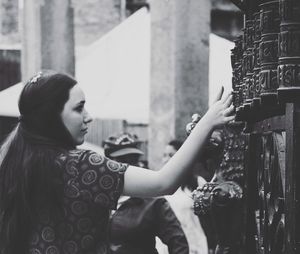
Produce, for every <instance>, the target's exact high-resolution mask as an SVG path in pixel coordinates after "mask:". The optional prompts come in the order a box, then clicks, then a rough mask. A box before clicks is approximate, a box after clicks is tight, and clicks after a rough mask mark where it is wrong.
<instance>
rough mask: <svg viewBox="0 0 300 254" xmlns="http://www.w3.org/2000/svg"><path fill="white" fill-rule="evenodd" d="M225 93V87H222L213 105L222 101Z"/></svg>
mask: <svg viewBox="0 0 300 254" xmlns="http://www.w3.org/2000/svg"><path fill="white" fill-rule="evenodd" d="M223 93H224V87H223V86H222V87H221V89H220V90H219V92H218V94H217V97H216V98H215V99H214V100H213V101H212V103H213V104H214V103H216V102H217V101H219V100H221V98H222V95H223Z"/></svg>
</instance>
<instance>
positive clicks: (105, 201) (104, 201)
mask: <svg viewBox="0 0 300 254" xmlns="http://www.w3.org/2000/svg"><path fill="white" fill-rule="evenodd" d="M95 203H96V204H99V205H102V206H105V207H107V206H108V205H109V198H108V197H107V196H106V195H105V194H103V193H100V194H98V195H97V196H96V198H95Z"/></svg>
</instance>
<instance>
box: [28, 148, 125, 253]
mask: <svg viewBox="0 0 300 254" xmlns="http://www.w3.org/2000/svg"><path fill="white" fill-rule="evenodd" d="M57 162H58V163H59V164H60V165H61V166H62V167H63V168H64V198H63V210H64V215H63V216H62V217H60V218H54V217H53V216H51V214H50V213H48V212H47V211H45V210H44V211H43V210H41V211H40V213H39V216H38V218H37V221H38V223H37V224H36V226H35V227H34V233H33V235H32V238H31V243H30V251H29V253H30V254H40V253H42V254H58V253H59V254H69V253H70V254H71V253H72V254H76V253H78V254H79V253H80V254H104V253H107V252H108V248H107V226H108V220H109V210H110V209H112V208H115V207H116V205H117V201H118V198H119V197H120V195H121V193H122V191H123V186H124V173H125V171H126V169H127V165H126V164H121V163H117V162H114V161H112V160H109V159H107V158H106V157H103V156H101V155H99V154H97V153H95V152H92V151H89V150H72V151H70V152H69V154H68V155H67V156H65V155H62V156H60V157H59V158H58V160H57Z"/></svg>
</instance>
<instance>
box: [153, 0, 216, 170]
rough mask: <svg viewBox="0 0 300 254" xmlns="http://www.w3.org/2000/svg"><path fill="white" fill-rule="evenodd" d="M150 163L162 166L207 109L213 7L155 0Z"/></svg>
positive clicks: (199, 0) (201, 0)
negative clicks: (170, 147)
mask: <svg viewBox="0 0 300 254" xmlns="http://www.w3.org/2000/svg"><path fill="white" fill-rule="evenodd" d="M150 3H151V6H150V10H151V19H152V25H151V26H152V27H151V30H152V31H151V32H152V35H151V36H152V39H151V43H152V46H151V47H152V48H151V49H152V55H151V57H152V60H151V61H152V62H151V95H150V109H151V113H150V124H149V126H150V127H149V162H150V167H151V168H152V169H158V168H159V167H160V165H161V160H162V155H163V150H164V147H165V145H166V143H167V142H168V141H169V140H170V139H173V138H180V139H183V140H184V139H185V138H186V134H185V125H186V124H187V123H188V122H190V120H191V116H192V114H193V113H196V112H198V113H200V114H203V113H205V112H206V110H207V106H208V65H209V64H208V63H209V33H210V9H211V3H210V1H207V0H190V1H182V0H171V1H167V0H166V1H161V0H152V1H151V2H150Z"/></svg>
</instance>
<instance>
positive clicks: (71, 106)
mask: <svg viewBox="0 0 300 254" xmlns="http://www.w3.org/2000/svg"><path fill="white" fill-rule="evenodd" d="M84 104H85V96H84V93H83V91H82V90H81V88H80V87H79V86H78V85H75V86H74V87H73V88H72V89H71V90H70V94H69V100H68V101H67V102H66V104H65V105H64V108H63V111H62V113H61V118H62V122H63V123H64V125H65V126H66V128H67V130H68V131H69V132H70V134H71V136H72V138H73V141H74V143H75V145H81V144H82V143H83V142H84V136H85V134H87V131H88V123H90V122H91V121H92V118H91V117H90V115H89V114H88V112H87V111H86V110H85V108H84Z"/></svg>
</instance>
